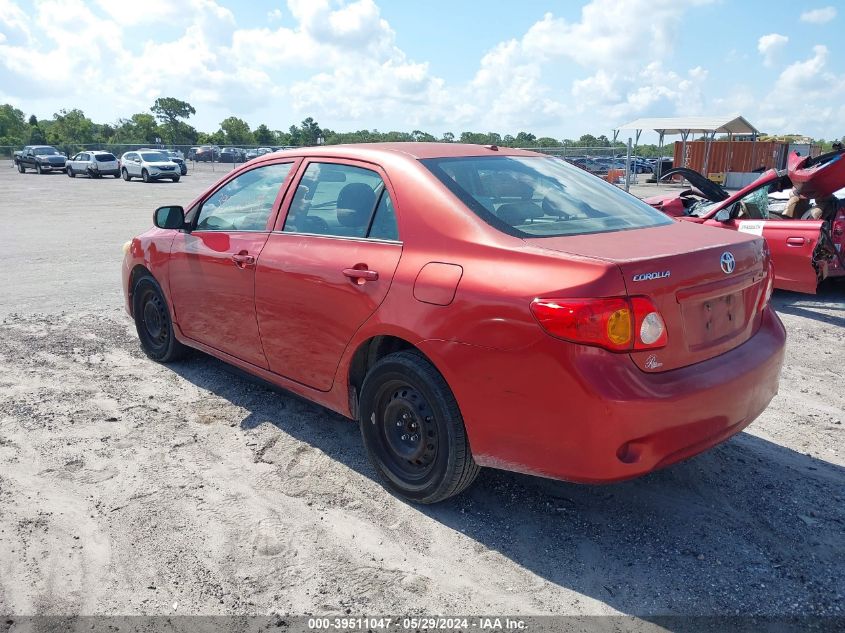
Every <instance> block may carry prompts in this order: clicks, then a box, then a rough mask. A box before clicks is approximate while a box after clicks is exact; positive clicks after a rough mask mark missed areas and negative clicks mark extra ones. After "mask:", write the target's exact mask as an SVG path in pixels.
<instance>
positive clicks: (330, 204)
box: [283, 163, 399, 240]
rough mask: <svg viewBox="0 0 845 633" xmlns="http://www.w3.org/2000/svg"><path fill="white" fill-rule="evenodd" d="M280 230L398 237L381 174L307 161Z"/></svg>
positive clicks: (384, 237) (359, 168)
mask: <svg viewBox="0 0 845 633" xmlns="http://www.w3.org/2000/svg"><path fill="white" fill-rule="evenodd" d="M283 230H284V231H285V232H287V233H310V234H313V235H331V236H335V237H357V238H366V237H372V238H378V239H392V240H396V239H398V237H399V233H398V230H397V228H396V215H395V212H394V211H393V203H392V201H391V200H390V195H389V194H388V192H387V191H386V189H385V186H384V181H383V180H382V179H381V176H379V175H378V174H377V173H376V172H374V171H372V170H370V169H363V168H361V167H354V166H352V165H340V164H333V163H311V164H310V165H308V167H307V169H306V170H305V173H304V174H303V176H302V180H301V181H300V183H299V186H298V187H297V189H296V194H295V195H294V197H293V201H292V202H291V205H290V211H288V216H287V218H286V219H285V226H284V228H283Z"/></svg>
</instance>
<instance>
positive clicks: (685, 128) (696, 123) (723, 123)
mask: <svg viewBox="0 0 845 633" xmlns="http://www.w3.org/2000/svg"><path fill="white" fill-rule="evenodd" d="M617 130H654V131H655V132H658V133H662V134H683V133H684V132H687V133H689V132H711V133H720V134H759V133H760V131H759V130H758V129H757V128H755V127H754V126H753V125H751V124H750V123H749V122H748V121H746V120H745V118H744V117H741V116H737V115H734V116H722V117H718V116H714V117H710V116H689V117H667V118H656V119H637V120H636V121H631V122H630V123H626V124H625V125H620V126H619V127H618V128H617Z"/></svg>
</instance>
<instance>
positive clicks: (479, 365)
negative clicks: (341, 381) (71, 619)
mask: <svg viewBox="0 0 845 633" xmlns="http://www.w3.org/2000/svg"><path fill="white" fill-rule="evenodd" d="M785 339H786V335H785V331H784V329H783V325H782V324H781V322H780V319H778V317H777V315H776V314H775V313H774V311H773V310H771V309H767V310H766V312H765V314H764V316H763V319H762V323H761V326H760V329H759V330H758V332H757V333H756V334H755V335H754V336H753V337H752V338H751V339H749V340H748V341H746V342H745V343H744V344H743V345H741V346H739V347H737V348H735V349H733V350H731V351H729V352H727V353H725V354H722V355H720V356H717V357H715V358H712V359H709V360H706V361H703V362H700V363H696V364H695V365H692V366H689V367H684V368H681V369H676V370H672V371H668V372H663V373H646V372H643V371H641V370H640V369H638V368H637V367H636V366H635V365H634V363H633V361H631V359H630V357H629V356H627V355H619V354H612V353H610V352H605V351H604V350H600V349H595V348H588V347H583V346H579V345H573V344H569V343H565V342H563V341H558V340H556V339H551V338H549V339H546V340H544V341H543V342H542V343H540V344H535V345H532V346H530V347H529V348H527V349H522V350H518V351H511V352H500V351H496V350H491V349H484V348H479V347H473V346H469V345H462V344H460V343H454V342H445V341H438V342H434V341H427V342H425V343H423V345H422V346H421V347H422V349H423V351H425V352H426V353H429V354H431V357H432V358H437V359H438V360H437V361H436V362H438V363H440V362H442V367H441V371H443V373H444V376H445V377H446V380H447V381H448V382H449V384H450V386H452V387H453V391H454V392H455V396H456V398H457V400H458V404H459V405H460V407H461V412H462V414H463V416H464V420H465V423H466V426H467V432H468V434H469V439H470V446H471V447H472V451H473V455H474V457H475V459H476V461H477V462H478V463H479V464H481V465H484V466H491V467H496V468H502V469H505V470H514V471H518V472H525V473H529V474H535V475H541V476H544V477H551V478H554V479H565V480H569V481H578V482H585V483H599V482H610V481H616V480H622V479H628V478H631V477H636V476H639V475H643V474H645V473H648V472H650V471H652V470H655V469H657V468H662V467H664V466H668V465H669V464H672V463H675V462H677V461H680V460H682V459H685V458H687V457H691V456H693V455H696V454H698V453H700V452H702V451H704V450H706V449H708V448H710V447H712V446H715V445H716V444H718V443H720V442H722V441H724V440H726V439H727V438H729V437H731V436H732V435H734V434H736V433H738V432H739V431H741V430H742V429H743V428H745V427H746V426H748V425H749V424H750V423H751V422H752V421H753V420H754V419H755V418H756V417H757V416H758V415H760V413H762V412H763V410H764V409H765V408H766V406H767V405H768V404H769V402H770V401H771V399H772V398H773V397H774V396H775V394H776V393H777V389H778V379H779V375H780V370H781V365H782V364H783V355H784V343H785Z"/></svg>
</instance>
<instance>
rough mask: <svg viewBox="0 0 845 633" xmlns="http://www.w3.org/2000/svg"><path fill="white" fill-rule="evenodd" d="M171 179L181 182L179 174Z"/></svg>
mask: <svg viewBox="0 0 845 633" xmlns="http://www.w3.org/2000/svg"><path fill="white" fill-rule="evenodd" d="M170 180H172V181H173V182H179V176H174V177H173V178H171V179H170Z"/></svg>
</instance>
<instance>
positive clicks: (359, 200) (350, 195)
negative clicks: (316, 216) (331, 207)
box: [337, 182, 376, 227]
mask: <svg viewBox="0 0 845 633" xmlns="http://www.w3.org/2000/svg"><path fill="white" fill-rule="evenodd" d="M375 204H376V194H375V192H374V191H373V190H372V189H370V187H369V186H368V185H365V184H364V183H363V182H351V183H349V184H348V185H345V186H344V187H343V189H341V190H340V195H339V196H338V197H337V221H338V222H340V224H341V225H342V226H355V227H360V226H363V225H364V224H366V223H367V222H368V221H369V219H370V213H372V211H373V207H374V206H375Z"/></svg>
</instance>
